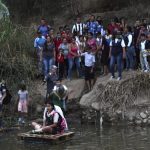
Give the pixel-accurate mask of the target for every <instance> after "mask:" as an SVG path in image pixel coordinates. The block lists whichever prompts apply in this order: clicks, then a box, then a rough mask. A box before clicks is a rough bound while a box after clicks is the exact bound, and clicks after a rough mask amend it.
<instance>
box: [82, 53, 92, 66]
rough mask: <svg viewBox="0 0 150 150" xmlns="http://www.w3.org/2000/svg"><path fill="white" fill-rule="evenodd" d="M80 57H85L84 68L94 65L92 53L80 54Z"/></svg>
mask: <svg viewBox="0 0 150 150" xmlns="http://www.w3.org/2000/svg"><path fill="white" fill-rule="evenodd" d="M81 56H84V57H85V66H86V67H92V66H93V65H94V63H95V55H93V54H92V53H88V52H85V53H82V54H81Z"/></svg>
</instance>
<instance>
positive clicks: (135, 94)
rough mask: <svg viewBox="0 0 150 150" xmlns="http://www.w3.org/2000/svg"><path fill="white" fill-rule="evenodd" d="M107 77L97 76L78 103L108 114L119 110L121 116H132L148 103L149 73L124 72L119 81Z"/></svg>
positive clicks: (149, 99) (149, 100)
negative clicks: (91, 88)
mask: <svg viewBox="0 0 150 150" xmlns="http://www.w3.org/2000/svg"><path fill="white" fill-rule="evenodd" d="M109 78H110V76H106V77H103V78H98V79H97V81H96V84H95V86H94V88H93V90H92V91H91V92H90V93H87V94H85V95H83V96H82V98H81V100H80V105H81V106H84V107H87V108H93V109H95V110H97V111H101V112H107V113H108V114H109V115H110V116H114V115H116V114H117V112H118V111H121V113H122V117H123V118H125V117H126V116H127V117H128V118H134V117H135V115H136V113H139V112H140V110H141V109H143V108H146V107H148V106H149V105H150V94H149V93H150V84H149V83H150V76H149V74H147V73H141V72H124V73H123V79H122V80H121V81H117V80H113V81H112V80H109ZM128 110H130V113H129V111H128ZM144 110H145V109H144ZM135 112H136V113H135Z"/></svg>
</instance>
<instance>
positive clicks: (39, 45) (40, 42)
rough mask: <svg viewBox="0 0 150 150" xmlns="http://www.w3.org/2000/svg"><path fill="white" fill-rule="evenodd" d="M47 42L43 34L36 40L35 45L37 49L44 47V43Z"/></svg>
mask: <svg viewBox="0 0 150 150" xmlns="http://www.w3.org/2000/svg"><path fill="white" fill-rule="evenodd" d="M45 42H46V39H45V38H44V37H43V36H42V37H37V38H36V39H35V41H34V47H35V48H37V49H40V48H43V47H44V44H45Z"/></svg>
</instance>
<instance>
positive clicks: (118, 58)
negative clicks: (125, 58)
mask: <svg viewBox="0 0 150 150" xmlns="http://www.w3.org/2000/svg"><path fill="white" fill-rule="evenodd" d="M115 62H117V70H118V77H122V53H120V54H118V55H116V56H113V55H112V56H111V58H110V72H111V74H112V76H113V77H115V72H114V68H115Z"/></svg>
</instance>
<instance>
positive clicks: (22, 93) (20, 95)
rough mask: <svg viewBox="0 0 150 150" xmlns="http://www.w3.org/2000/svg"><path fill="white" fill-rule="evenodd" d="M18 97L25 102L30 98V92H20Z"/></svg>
mask: <svg viewBox="0 0 150 150" xmlns="http://www.w3.org/2000/svg"><path fill="white" fill-rule="evenodd" d="M18 95H19V100H21V101H25V100H27V98H28V91H27V90H25V91H21V90H19V91H18Z"/></svg>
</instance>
